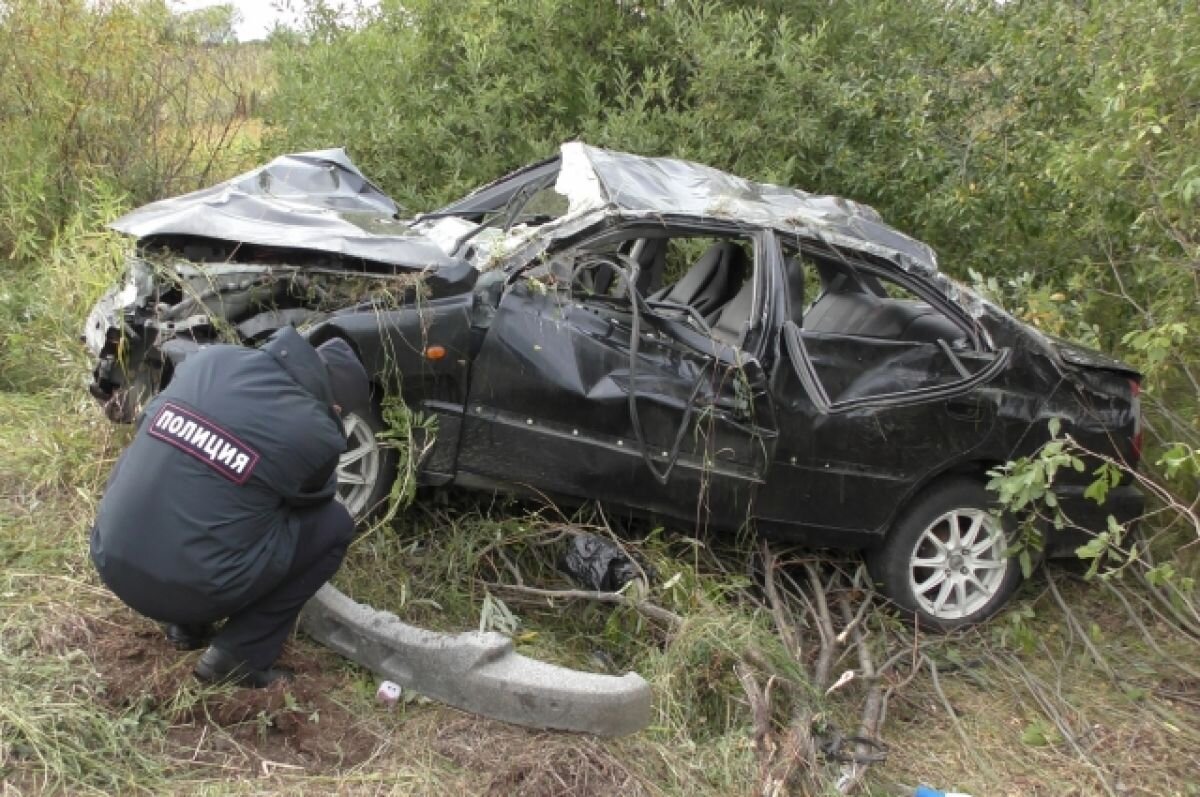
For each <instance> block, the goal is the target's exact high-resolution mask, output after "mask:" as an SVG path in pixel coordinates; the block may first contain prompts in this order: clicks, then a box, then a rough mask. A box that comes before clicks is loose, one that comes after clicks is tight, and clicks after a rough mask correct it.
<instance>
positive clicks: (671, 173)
mask: <svg viewBox="0 0 1200 797" xmlns="http://www.w3.org/2000/svg"><path fill="white" fill-rule="evenodd" d="M555 188H556V190H557V191H558V192H559V193H560V194H564V195H565V196H566V197H567V198H568V200H569V201H570V203H571V214H572V215H573V214H574V213H576V212H581V211H584V210H587V209H590V208H596V207H602V206H605V205H607V206H611V207H613V208H617V209H620V210H621V211H624V212H625V213H633V214H638V215H659V214H665V213H670V214H675V215H684V216H696V217H700V218H704V217H715V218H724V219H734V220H737V221H742V222H747V223H750V224H755V225H758V226H762V227H772V228H775V229H779V230H784V231H793V232H796V233H797V234H800V235H804V236H811V237H814V238H818V239H822V240H828V241H830V242H831V243H840V244H846V245H850V246H854V247H855V248H860V249H866V250H868V251H874V252H875V253H877V254H880V255H883V256H885V257H894V256H895V255H899V256H901V258H902V259H909V260H910V261H912V262H913V263H915V264H917V265H920V266H924V267H926V268H927V269H936V268H937V258H936V256H935V255H934V252H933V250H932V249H931V248H930V247H929V246H927V245H926V244H923V243H921V242H920V241H917V240H915V239H913V238H910V237H909V236H907V235H905V234H904V233H901V232H899V231H898V230H896V229H894V228H892V227H890V226H888V225H887V224H886V223H885V222H884V221H883V219H882V218H881V217H880V216H879V214H878V213H877V212H876V211H875V209H874V208H871V207H869V206H867V205H863V204H861V203H858V202H854V201H853V200H849V199H844V198H842V197H836V196H827V195H821V194H810V193H808V192H806V191H801V190H799V189H797V188H786V187H784V186H778V185H771V184H770V183H756V182H753V181H751V180H747V179H744V178H742V177H735V176H734V175H732V174H727V173H726V172H723V171H720V170H719V169H714V168H712V167H711V166H704V165H701V164H698V163H692V162H690V161H685V160H678V159H675V158H648V157H642V156H639V155H629V154H627V153H624V152H613V151H610V150H604V149H600V148H598V147H590V146H588V145H586V144H582V143H579V142H571V143H568V144H564V145H563V147H562V168H561V170H560V172H559V176H558V183H557V184H556V186H555Z"/></svg>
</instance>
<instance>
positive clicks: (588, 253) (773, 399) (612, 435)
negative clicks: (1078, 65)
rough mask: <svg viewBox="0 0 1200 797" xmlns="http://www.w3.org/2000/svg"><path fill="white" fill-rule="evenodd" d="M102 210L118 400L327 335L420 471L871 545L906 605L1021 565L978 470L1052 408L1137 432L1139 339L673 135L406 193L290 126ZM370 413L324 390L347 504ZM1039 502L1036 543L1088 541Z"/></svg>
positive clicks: (983, 597)
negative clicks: (187, 189) (265, 145)
mask: <svg viewBox="0 0 1200 797" xmlns="http://www.w3.org/2000/svg"><path fill="white" fill-rule="evenodd" d="M112 226H113V227H114V228H115V229H117V230H120V231H122V232H125V233H127V234H129V235H131V236H133V237H134V238H136V240H137V248H136V252H135V254H134V255H133V256H132V257H131V259H130V263H129V273H128V277H127V280H126V282H125V283H124V284H123V285H120V286H118V287H117V288H115V289H114V290H113V291H111V292H110V293H109V294H108V295H106V296H105V297H104V299H102V300H101V302H100V303H99V304H98V305H97V306H96V308H95V310H94V311H93V312H92V314H91V316H90V317H89V319H88V321H87V325H86V330H85V340H86V342H87V345H88V347H89V348H90V349H91V351H92V352H93V354H94V355H95V356H96V357H97V360H98V364H97V366H96V368H95V371H94V381H93V383H92V385H91V388H90V389H91V392H92V394H93V395H94V396H95V397H96V398H97V399H99V400H100V401H101V402H102V403H103V404H104V406H105V409H106V412H107V413H108V415H109V417H110V418H112V419H113V420H117V421H126V422H127V421H131V420H132V419H133V418H134V416H135V413H136V411H137V408H138V407H139V406H140V405H141V404H142V403H144V402H145V401H146V399H148V398H149V397H150V396H151V395H152V394H153V393H154V392H155V391H157V390H159V389H161V388H162V387H163V386H164V385H165V384H166V383H167V382H168V381H170V379H171V375H172V373H173V372H174V370H175V369H176V368H178V367H179V365H180V363H182V362H183V361H184V360H185V359H186V358H187V356H188V355H189V354H190V353H192V352H194V351H196V350H198V349H199V348H202V347H204V346H208V345H211V344H214V343H218V342H233V343H240V344H244V345H255V344H257V343H259V342H260V341H262V340H264V339H265V338H266V337H267V336H269V335H270V334H271V333H272V331H273V330H275V329H277V328H279V327H281V326H282V325H285V324H291V325H294V326H296V327H297V328H299V329H300V330H301V331H302V332H303V333H304V334H306V335H307V336H309V338H310V339H311V340H313V341H314V342H315V343H320V342H322V341H324V340H326V339H328V338H330V337H333V336H340V337H343V338H345V339H346V340H347V341H348V342H349V343H350V344H351V345H352V346H353V347H354V348H355V350H356V352H357V353H358V354H359V355H360V357H361V358H362V360H363V362H364V364H365V365H366V367H367V369H368V372H370V373H372V374H373V375H374V378H375V381H376V384H375V388H376V393H377V397H378V398H379V399H380V400H381V401H382V399H383V397H384V396H385V395H393V396H399V397H401V398H402V399H403V402H404V405H405V406H406V407H408V408H409V409H411V410H412V411H413V412H416V413H420V414H421V415H422V416H423V417H425V418H427V419H430V421H431V422H429V423H426V424H423V425H422V431H426V430H432V431H430V432H429V434H428V435H427V439H425V440H424V442H423V444H422V445H420V446H419V447H418V448H419V451H420V452H421V453H420V456H419V461H418V462H417V463H416V467H417V474H416V475H417V478H418V480H419V482H420V483H421V484H424V485H432V486H438V485H451V484H453V485H459V486H464V487H468V488H477V489H484V490H494V489H503V490H508V491H515V492H523V493H529V494H536V495H543V496H551V497H555V498H561V499H564V500H572V499H573V500H595V501H599V502H602V503H603V504H605V505H608V506H610V507H614V508H620V509H622V510H625V511H629V512H632V513H638V514H647V515H653V516H659V517H664V518H669V519H672V520H673V521H675V522H678V523H683V524H687V525H688V526H690V527H697V528H699V529H702V530H703V529H711V530H715V531H737V530H739V529H743V528H752V529H754V530H755V531H756V532H757V533H759V534H763V535H767V536H769V537H772V538H782V539H787V540H795V541H800V542H804V543H806V544H809V545H813V546H830V547H838V548H848V549H862V550H864V551H866V553H867V561H868V565H869V567H870V570H871V572H872V575H873V576H874V578H875V579H876V580H877V581H878V582H879V584H880V586H881V589H882V590H883V591H884V593H885V594H886V595H887V596H888V597H890V598H891V599H892V600H893V601H894V602H895V603H896V604H898V605H899V606H900V607H902V608H903V609H904V610H906V611H907V612H909V613H911V614H913V615H915V616H916V617H917V618H918V619H919V620H920V621H921V622H922V623H923V624H925V625H927V626H928V625H933V626H938V627H942V628H949V627H954V626H958V625H963V624H968V623H973V622H977V621H979V620H981V619H984V618H986V617H987V616H988V615H990V614H991V613H993V612H994V611H995V610H996V609H997V608H999V606H1000V605H1002V604H1003V602H1004V601H1005V600H1006V598H1007V597H1008V595H1009V594H1010V593H1011V591H1012V590H1013V589H1014V587H1015V586H1016V584H1017V582H1018V581H1019V579H1020V572H1019V571H1020V568H1019V567H1018V566H1017V565H1016V563H1015V560H1014V559H1013V558H1012V555H1011V554H1012V550H1011V546H1010V536H1011V530H1012V527H1013V523H1012V521H1011V520H1003V521H1002V520H1000V519H998V518H997V517H996V516H995V515H993V514H990V513H989V506H990V504H991V502H990V500H989V496H988V493H987V491H986V490H985V487H984V485H985V483H986V480H987V477H986V475H985V474H986V472H987V471H988V470H989V469H991V468H993V467H995V466H997V465H1000V464H1002V463H1004V462H1007V461H1009V460H1010V459H1013V458H1015V457H1018V456H1021V455H1025V454H1029V453H1031V452H1033V451H1034V450H1036V449H1037V448H1038V447H1039V446H1040V445H1041V444H1042V443H1044V442H1045V441H1046V440H1047V438H1048V434H1049V433H1048V431H1047V425H1048V424H1047V421H1048V420H1049V419H1052V418H1058V419H1060V421H1061V423H1062V428H1063V431H1064V432H1066V433H1069V434H1071V435H1072V436H1073V437H1074V438H1075V439H1076V440H1078V441H1079V442H1081V443H1082V444H1084V445H1085V446H1087V447H1089V448H1091V449H1093V450H1096V451H1101V452H1104V453H1105V454H1107V455H1110V456H1115V457H1118V458H1119V459H1121V460H1122V461H1124V462H1126V463H1129V464H1130V465H1134V464H1136V462H1137V459H1138V457H1139V448H1140V437H1141V428H1140V424H1141V421H1140V413H1139V406H1138V398H1137V396H1138V390H1139V387H1138V385H1139V379H1140V377H1139V375H1138V373H1137V372H1136V371H1134V370H1132V369H1131V368H1129V367H1128V366H1126V365H1123V364H1122V363H1120V362H1117V361H1115V360H1111V359H1108V358H1106V357H1104V356H1102V355H1100V354H1098V353H1095V352H1092V351H1088V350H1085V349H1082V348H1080V347H1077V346H1074V345H1072V344H1069V343H1066V342H1064V341H1059V340H1054V339H1051V338H1048V337H1047V336H1045V335H1043V334H1042V333H1040V332H1038V331H1037V330H1035V329H1033V328H1031V327H1029V326H1026V325H1024V324H1022V323H1020V322H1018V321H1017V320H1015V319H1014V318H1013V317H1012V316H1010V315H1008V314H1007V313H1005V312H1004V311H1003V310H1001V309H999V308H997V307H995V306H994V305H992V304H990V303H989V302H987V301H985V300H984V299H982V298H981V297H979V296H977V295H976V294H975V293H973V292H972V291H971V290H969V289H968V288H966V287H964V286H962V285H960V284H958V283H956V282H954V281H953V280H951V279H950V278H948V277H947V276H945V275H944V274H942V273H941V272H940V271H939V270H938V268H937V263H936V258H935V255H934V253H933V251H932V250H931V249H930V248H929V247H928V246H926V245H924V244H922V243H920V242H918V241H916V240H913V239H912V238H910V237H908V236H906V235H904V234H902V233H900V232H898V231H896V230H894V229H892V228H891V227H889V226H887V225H886V224H885V223H884V222H883V221H882V220H881V218H880V217H879V216H878V214H877V213H875V211H873V210H872V209H870V208H868V207H866V206H863V205H860V204H857V203H855V202H851V201H848V200H845V199H840V198H836V197H830V196H819V195H814V194H809V193H805V192H803V191H799V190H795V189H791V188H783V187H779V186H774V185H765V184H759V183H754V182H750V181H748V180H744V179H741V178H738V177H734V176H731V175H728V174H725V173H723V172H720V171H717V170H715V169H712V168H709V167H706V166H701V165H697V164H693V163H688V162H684V161H680V160H674V159H667V158H644V157H637V156H633V155H628V154H623V153H618V152H611V151H606V150H602V149H597V148H594V147H590V146H587V145H585V144H582V143H577V142H573V143H568V144H565V145H564V146H563V147H562V150H561V154H560V155H559V156H558V157H555V158H552V159H550V160H547V161H544V162H541V163H537V164H534V165H532V166H529V167H526V168H524V169H521V170H519V171H517V172H515V173H513V174H511V175H508V176H507V177H504V178H502V179H500V180H498V181H496V182H494V183H492V184H490V185H487V186H485V187H483V188H481V189H479V190H477V191H475V192H474V193H472V194H470V195H469V196H467V197H465V198H464V199H462V200H460V201H458V202H455V203H454V204H451V205H449V206H448V207H446V208H443V209H441V210H438V211H436V212H433V213H426V214H422V215H418V216H415V217H412V218H404V213H403V212H402V211H401V210H400V208H398V207H397V206H396V204H395V203H394V202H392V200H391V199H389V198H388V197H387V196H386V195H384V193H383V192H382V191H380V190H379V189H378V188H376V187H375V186H374V185H373V184H371V182H370V181H369V180H367V179H366V178H365V177H364V176H363V175H362V174H361V173H360V172H359V171H358V170H357V169H356V168H355V167H354V166H353V164H352V163H351V162H350V161H349V159H348V158H347V157H346V155H345V154H344V153H343V152H342V151H341V150H327V151H321V152H309V153H302V154H297V155H289V156H285V157H281V158H279V159H277V160H275V161H273V162H271V163H270V164H268V165H266V166H264V167H262V168H260V169H258V170H256V171H253V172H250V173H248V174H246V175H243V176H241V177H238V178H235V179H233V180H231V181H229V182H227V183H224V184H221V185H219V186H216V187H214V188H210V189H206V190H203V191H198V192H195V193H192V194H188V195H185V196H181V197H177V198H173V199H167V200H164V201H161V202H156V203H153V204H151V205H148V206H146V207H143V208H141V209H139V210H136V211H134V212H132V213H130V214H128V215H127V216H125V217H123V218H121V219H119V220H118V221H116V222H115V223H114V224H113V225H112ZM383 427H384V422H383V419H382V416H381V412H380V406H378V405H377V407H376V411H375V412H373V413H371V414H369V415H368V416H363V417H358V416H352V417H349V418H348V419H347V421H346V431H347V434H348V436H349V437H350V439H351V450H350V451H349V452H348V453H347V454H346V455H345V457H344V458H343V461H342V463H341V468H340V470H339V477H340V480H341V498H342V500H343V501H344V502H345V503H346V504H347V505H348V507H349V508H350V509H351V510H352V511H353V512H354V513H355V514H356V515H359V516H363V515H366V514H368V513H369V512H370V511H371V510H372V509H373V508H374V507H376V506H378V505H380V504H381V503H382V502H383V501H384V500H385V498H386V496H387V494H388V491H389V488H390V485H391V483H392V481H393V479H394V476H395V452H394V450H393V449H392V447H391V446H389V445H386V444H384V443H382V442H381V441H380V439H379V437H378V435H379V433H380V432H382V431H383ZM1072 477H1074V478H1076V479H1077V481H1072V480H1071V479H1072ZM1089 480H1090V476H1088V475H1087V474H1075V473H1073V472H1072V473H1067V474H1064V475H1063V476H1062V478H1061V481H1060V483H1059V484H1057V486H1056V490H1057V497H1058V500H1059V503H1060V505H1061V506H1062V507H1063V508H1064V510H1065V511H1066V513H1067V514H1068V515H1069V516H1070V517H1071V518H1072V519H1073V520H1074V521H1075V522H1076V523H1077V524H1079V525H1080V526H1082V527H1084V528H1089V527H1090V528H1103V526H1104V520H1105V518H1106V517H1107V516H1108V515H1109V514H1112V515H1114V516H1116V517H1117V519H1119V520H1122V521H1125V520H1129V519H1132V518H1134V517H1136V516H1137V515H1138V514H1139V513H1140V511H1141V507H1142V498H1141V496H1140V494H1139V493H1138V492H1137V491H1136V489H1135V488H1134V487H1133V486H1132V485H1130V484H1121V485H1118V486H1117V487H1115V488H1114V489H1113V490H1112V491H1110V492H1109V494H1108V498H1107V503H1106V504H1105V505H1103V506H1098V505H1096V504H1095V503H1093V502H1091V501H1087V500H1085V499H1084V496H1083V492H1084V489H1085V486H1086V484H1087V483H1088V481H1089ZM1048 532H1049V536H1048V538H1047V540H1046V548H1047V552H1048V553H1049V554H1051V555H1053V554H1056V553H1062V552H1070V551H1072V550H1073V547H1074V546H1075V545H1076V544H1078V542H1079V541H1078V540H1077V539H1074V538H1073V537H1072V535H1069V534H1066V533H1063V532H1057V531H1055V530H1054V529H1052V528H1051V529H1048Z"/></svg>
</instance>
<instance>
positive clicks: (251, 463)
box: [91, 327, 370, 688]
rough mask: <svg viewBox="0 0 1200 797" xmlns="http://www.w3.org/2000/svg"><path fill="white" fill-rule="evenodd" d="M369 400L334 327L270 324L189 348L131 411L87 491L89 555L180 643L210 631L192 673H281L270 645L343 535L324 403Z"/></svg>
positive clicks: (332, 417) (120, 591) (248, 681)
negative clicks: (311, 332) (313, 331)
mask: <svg viewBox="0 0 1200 797" xmlns="http://www.w3.org/2000/svg"><path fill="white" fill-rule="evenodd" d="M369 400H370V398H369V389H368V383H367V375H366V372H365V371H364V370H363V367H362V365H361V364H360V363H359V361H358V358H357V357H355V355H354V352H353V350H352V349H351V348H350V346H349V345H347V344H346V342H345V341H342V340H337V339H334V340H331V341H329V342H327V343H324V344H322V345H321V346H320V347H319V348H313V346H312V345H310V344H309V343H308V341H307V340H305V339H304V338H303V337H301V336H300V335H299V334H298V333H297V332H296V331H295V330H294V329H292V328H291V327H285V328H284V329H282V330H280V331H279V332H277V333H275V335H274V336H272V338H271V340H270V341H268V342H267V344H266V345H264V346H263V347H262V348H261V349H249V348H243V347H240V346H212V347H209V348H206V349H203V350H202V351H200V352H198V353H196V354H195V355H193V356H192V357H190V358H188V359H187V360H186V361H185V362H184V363H183V364H182V365H181V366H180V367H179V369H178V371H177V372H176V373H175V376H174V378H173V379H172V380H171V383H170V385H169V386H168V387H167V388H166V389H165V390H164V391H163V392H162V393H160V394H159V395H158V396H156V397H155V398H154V399H153V400H152V401H151V402H150V403H149V404H148V405H147V407H146V409H145V411H144V412H143V413H142V414H141V416H140V417H139V420H138V424H139V427H138V431H137V435H136V436H135V438H134V440H133V442H132V443H131V444H130V445H129V447H128V448H127V449H126V450H125V451H124V452H123V453H122V455H121V457H120V459H118V460H117V463H116V465H115V466H114V468H113V472H112V474H111V475H110V477H109V481H108V487H107V489H106V490H105V493H104V497H103V499H102V500H101V502H100V508H99V511H98V513H97V516H96V521H95V525H94V527H93V529H92V539H91V553H92V562H93V563H94V564H95V566H96V569H97V570H98V571H99V573H100V577H101V579H102V580H103V581H104V583H105V585H107V586H108V588H109V589H111V590H112V591H113V592H114V593H115V594H116V595H117V596H118V597H119V598H120V599H121V600H122V601H124V602H125V603H126V604H128V605H129V606H130V607H131V608H132V609H134V610H135V611H137V612H139V613H141V614H143V615H145V616H147V617H149V618H152V619H154V620H157V621H159V622H160V623H163V624H164V630H165V631H166V633H167V636H168V638H169V639H170V640H171V641H172V642H173V643H174V644H175V646H176V647H177V648H179V649H180V650H198V649H200V648H201V647H204V645H205V644H207V643H208V642H209V640H210V639H211V645H209V647H208V650H206V651H205V652H204V653H203V654H202V655H201V657H200V659H199V661H198V662H197V664H196V667H195V674H196V677H197V678H199V679H200V680H202V681H206V682H215V681H222V682H230V683H234V684H237V685H240V686H249V687H259V688H261V687H265V686H268V685H270V684H271V683H273V682H274V681H276V680H279V679H280V678H288V677H290V676H291V673H290V672H288V671H287V670H284V669H282V668H277V667H275V666H274V665H275V662H276V659H278V657H279V654H280V651H281V650H282V648H283V644H284V642H285V641H286V639H287V637H288V635H289V634H290V633H291V631H292V628H293V626H294V624H295V621H296V617H297V616H298V615H299V613H300V609H301V608H302V607H303V606H304V603H305V602H306V601H307V600H308V599H309V598H310V597H312V595H313V594H314V593H315V592H316V591H317V590H318V589H319V588H320V587H321V585H322V584H324V583H325V582H326V581H327V580H328V579H329V578H330V577H331V576H332V575H333V574H334V573H335V572H336V571H337V569H338V567H339V566H340V565H341V563H342V559H343V558H344V557H345V555H346V547H347V545H349V543H350V539H351V537H352V535H353V529H354V522H353V520H352V519H351V517H350V515H349V513H348V512H347V511H346V510H345V508H343V507H342V505H341V504H339V503H337V502H336V501H335V500H334V493H335V488H336V486H337V476H336V469H337V463H338V458H339V456H340V455H341V454H342V453H343V452H344V451H345V448H346V438H345V434H344V432H343V429H342V424H341V420H340V417H339V416H340V414H341V412H342V411H354V410H362V409H365V408H366V406H367V403H368V402H369ZM222 620H224V624H223V625H222V626H221V627H220V630H219V631H217V632H216V634H215V636H214V635H213V630H214V626H215V625H216V624H217V623H218V622H220V621H222Z"/></svg>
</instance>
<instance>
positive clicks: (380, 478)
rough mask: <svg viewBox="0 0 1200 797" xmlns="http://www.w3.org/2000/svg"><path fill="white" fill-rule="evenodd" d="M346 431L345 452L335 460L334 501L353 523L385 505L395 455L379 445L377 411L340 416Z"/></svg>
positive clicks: (379, 417)
mask: <svg viewBox="0 0 1200 797" xmlns="http://www.w3.org/2000/svg"><path fill="white" fill-rule="evenodd" d="M342 426H343V427H344V428H345V430H346V451H345V453H344V454H342V456H341V459H340V460H339V461H338V467H337V479H338V486H337V498H338V500H339V501H341V502H342V505H343V506H345V507H346V509H347V510H349V512H350V514H351V515H352V516H353V517H354V520H355V521H356V522H358V523H362V522H364V521H366V520H369V519H370V518H371V517H372V516H373V515H374V514H375V513H376V512H378V511H379V510H381V509H383V507H384V506H385V505H386V503H387V497H388V492H389V490H391V487H392V479H393V478H395V469H396V462H395V458H396V452H395V451H393V450H392V449H391V448H388V447H386V446H383V445H381V444H380V442H379V437H378V435H379V433H380V432H381V431H383V428H384V424H383V418H382V416H381V415H380V412H379V408H378V407H377V406H375V405H374V404H372V406H371V408H370V410H368V411H365V412H361V413H356V412H347V413H346V414H345V415H343V416H342Z"/></svg>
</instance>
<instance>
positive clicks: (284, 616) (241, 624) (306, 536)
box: [212, 501, 354, 669]
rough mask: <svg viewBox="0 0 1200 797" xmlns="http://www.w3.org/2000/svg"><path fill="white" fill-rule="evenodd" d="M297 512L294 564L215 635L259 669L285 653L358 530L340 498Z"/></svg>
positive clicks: (217, 641)
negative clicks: (304, 611)
mask: <svg viewBox="0 0 1200 797" xmlns="http://www.w3.org/2000/svg"><path fill="white" fill-rule="evenodd" d="M293 517H294V518H296V519H297V520H298V521H299V525H300V534H299V537H298V539H297V540H296V552H295V554H294V555H293V557H292V566H291V568H289V569H288V572H287V573H286V574H285V575H284V576H283V578H281V579H280V580H279V582H278V583H277V584H275V585H274V586H272V587H270V588H269V589H268V590H267V591H265V592H264V593H262V594H261V595H259V596H258V597H257V598H255V599H254V600H253V601H251V602H250V603H248V604H246V605H245V606H243V607H242V608H241V609H239V610H238V611H237V612H235V613H234V614H231V615H230V616H229V619H227V620H226V621H225V625H224V626H222V627H221V630H220V631H219V632H218V633H217V635H216V637H214V638H213V640H212V644H213V645H214V646H216V647H218V648H220V649H222V650H224V651H227V652H229V653H232V654H234V655H235V656H237V657H239V658H241V659H242V660H244V661H245V662H247V663H248V664H249V665H250V666H251V667H254V668H256V669H263V668H266V667H270V666H271V665H272V664H274V663H275V660H276V659H278V658H279V653H280V651H281V650H283V643H284V642H286V641H287V638H288V635H289V634H291V633H292V627H293V626H294V625H295V624H296V618H297V617H298V616H299V614H300V610H301V609H302V608H303V607H304V604H305V603H306V602H307V601H308V599H309V598H311V597H312V596H313V595H314V594H316V591H317V590H318V589H320V588H321V585H322V584H324V583H325V582H326V581H328V580H329V579H330V578H331V577H332V576H333V574H334V573H336V572H337V569H338V568H339V567H340V566H341V564H342V560H343V559H344V558H345V557H346V547H347V546H348V545H349V544H350V540H351V539H352V538H353V536H354V520H353V519H351V517H350V513H349V512H347V511H346V508H345V507H343V506H342V505H341V504H339V503H338V502H337V501H330V502H329V503H326V504H322V505H321V506H318V507H314V508H312V509H306V510H302V511H300V512H296V513H294V514H293Z"/></svg>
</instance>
